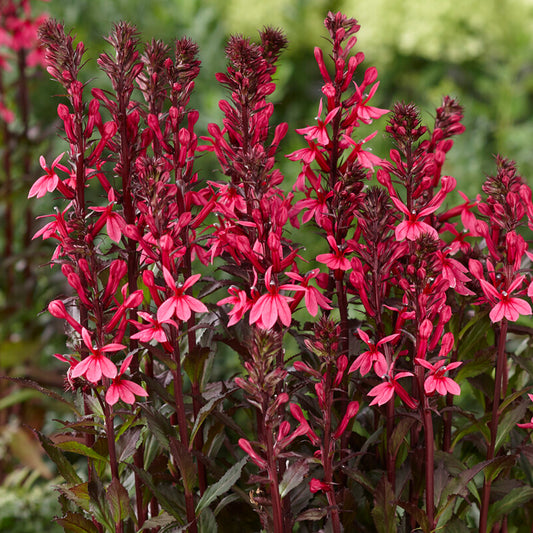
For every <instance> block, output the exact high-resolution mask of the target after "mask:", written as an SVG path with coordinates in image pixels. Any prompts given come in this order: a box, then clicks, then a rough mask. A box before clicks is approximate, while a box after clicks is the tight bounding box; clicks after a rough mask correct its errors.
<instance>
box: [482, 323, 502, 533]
mask: <svg viewBox="0 0 533 533" xmlns="http://www.w3.org/2000/svg"><path fill="white" fill-rule="evenodd" d="M506 340H507V319H506V318H503V319H502V324H501V326H500V336H499V339H498V353H497V355H496V376H495V378H494V394H493V399H492V418H491V421H490V443H489V447H488V449H487V461H491V460H492V459H494V452H495V449H496V436H497V434H498V421H499V415H500V413H499V407H500V398H501V396H502V381H503V374H504V371H505V365H506V359H505V342H506ZM491 484H492V480H491V479H490V478H487V476H485V481H484V483H483V494H482V497H481V516H480V518H479V532H480V533H486V531H487V521H488V515H489V503H490V487H491Z"/></svg>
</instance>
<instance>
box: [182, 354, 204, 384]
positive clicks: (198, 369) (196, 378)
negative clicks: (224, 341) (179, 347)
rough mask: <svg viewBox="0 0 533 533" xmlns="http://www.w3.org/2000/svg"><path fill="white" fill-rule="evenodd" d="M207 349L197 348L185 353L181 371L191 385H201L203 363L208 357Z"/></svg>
mask: <svg viewBox="0 0 533 533" xmlns="http://www.w3.org/2000/svg"><path fill="white" fill-rule="evenodd" d="M210 351H211V350H210V349H209V348H208V347H202V346H197V347H196V350H194V351H192V352H189V353H187V355H186V356H185V358H184V360H183V369H184V370H185V372H186V373H187V376H189V379H190V380H191V382H192V383H201V382H202V376H203V373H204V367H205V362H206V361H207V358H208V357H209V353H210Z"/></svg>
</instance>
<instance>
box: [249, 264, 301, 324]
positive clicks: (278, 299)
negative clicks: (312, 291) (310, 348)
mask: <svg viewBox="0 0 533 533" xmlns="http://www.w3.org/2000/svg"><path fill="white" fill-rule="evenodd" d="M271 276H272V267H271V266H270V267H268V269H267V271H266V272H265V287H266V289H267V291H268V292H267V294H263V295H262V296H260V297H259V298H258V299H257V301H256V302H255V303H254V304H253V306H252V310H251V311H250V324H254V323H255V322H258V323H259V322H260V323H261V326H262V327H263V328H264V329H271V328H272V326H273V325H274V324H275V323H276V322H277V320H278V318H279V319H280V320H281V323H282V324H283V325H284V326H290V324H291V320H292V316H291V310H290V308H289V302H290V301H292V298H291V297H289V296H283V295H281V294H280V293H279V291H280V290H282V289H289V290H299V289H300V287H298V286H297V285H279V286H278V285H276V283H275V282H274V281H273V280H272V278H271Z"/></svg>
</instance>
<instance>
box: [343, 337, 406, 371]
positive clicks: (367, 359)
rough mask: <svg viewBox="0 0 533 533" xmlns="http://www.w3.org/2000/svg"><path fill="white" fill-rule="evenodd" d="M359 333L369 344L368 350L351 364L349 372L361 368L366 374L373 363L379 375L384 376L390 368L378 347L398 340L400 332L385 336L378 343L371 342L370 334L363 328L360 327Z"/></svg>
mask: <svg viewBox="0 0 533 533" xmlns="http://www.w3.org/2000/svg"><path fill="white" fill-rule="evenodd" d="M357 333H358V334H359V337H360V338H361V340H362V341H363V342H364V343H365V344H366V345H367V346H368V350H367V351H366V352H364V353H362V354H361V355H359V356H358V357H357V359H356V360H355V361H354V362H353V363H352V365H351V366H350V369H349V370H348V373H350V372H354V371H355V370H358V369H360V370H359V371H360V372H361V375H362V376H364V375H365V374H367V373H368V372H369V370H370V369H371V368H372V365H373V366H374V372H375V373H376V374H377V375H378V376H379V377H382V376H384V375H385V374H386V373H387V370H388V367H387V361H386V359H385V356H384V355H383V354H382V353H381V352H380V351H379V349H378V348H379V347H380V346H381V345H382V344H385V343H386V342H391V341H394V340H396V339H397V338H398V337H399V336H400V334H399V333H394V334H393V335H388V336H387V337H383V338H382V339H381V340H379V341H378V342H377V344H373V343H372V342H370V338H369V336H368V335H367V334H366V333H365V332H364V331H363V330H362V329H358V330H357Z"/></svg>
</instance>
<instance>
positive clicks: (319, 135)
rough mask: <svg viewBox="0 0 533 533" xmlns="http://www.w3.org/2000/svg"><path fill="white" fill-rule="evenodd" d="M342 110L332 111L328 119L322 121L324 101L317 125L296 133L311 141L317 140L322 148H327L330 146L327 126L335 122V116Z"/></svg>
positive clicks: (319, 111)
mask: <svg viewBox="0 0 533 533" xmlns="http://www.w3.org/2000/svg"><path fill="white" fill-rule="evenodd" d="M340 110H341V108H340V107H336V108H335V109H332V110H331V111H330V112H329V113H328V114H327V116H326V119H325V120H324V121H322V119H321V118H320V115H321V114H322V99H321V100H320V103H319V104H318V116H317V117H316V120H317V123H318V124H317V125H316V126H308V127H307V128H300V129H297V130H296V132H297V133H300V134H302V135H305V138H306V139H307V140H308V141H309V140H312V139H316V140H317V142H318V144H319V145H321V146H327V145H328V144H329V136H328V131H327V128H326V126H327V125H328V124H329V123H330V122H331V121H332V120H333V118H334V117H335V115H337V113H339V111H340Z"/></svg>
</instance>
